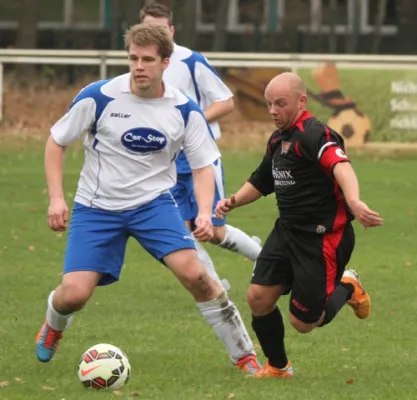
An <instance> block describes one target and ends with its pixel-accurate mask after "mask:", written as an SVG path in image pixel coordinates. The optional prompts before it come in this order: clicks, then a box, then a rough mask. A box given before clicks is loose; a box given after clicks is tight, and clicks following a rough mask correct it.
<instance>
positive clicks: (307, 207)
mask: <svg viewBox="0 0 417 400" xmlns="http://www.w3.org/2000/svg"><path fill="white" fill-rule="evenodd" d="M339 162H349V158H348V157H347V156H346V155H345V152H344V143H343V138H342V137H341V136H340V135H339V134H338V133H336V132H335V131H333V130H332V129H330V128H329V127H328V126H327V125H325V124H323V123H322V122H320V121H318V120H317V119H316V118H314V117H313V116H312V115H311V114H310V113H309V112H308V111H304V112H303V113H302V114H301V116H300V118H299V119H298V120H297V121H296V122H295V123H294V124H293V125H292V126H291V127H290V128H288V129H286V130H283V131H280V130H277V131H275V132H274V133H273V134H272V135H271V137H270V138H269V140H268V145H267V150H266V153H265V155H264V158H263V160H262V162H261V163H260V164H259V166H258V168H257V169H256V170H255V171H254V172H253V173H252V175H251V176H250V178H249V179H248V182H249V183H251V184H252V185H253V186H254V187H255V188H256V189H257V190H259V191H260V192H261V193H262V194H263V195H264V196H267V195H269V194H271V193H274V192H275V195H276V198H277V203H278V209H279V215H280V219H281V223H282V224H283V225H284V226H288V227H289V228H298V229H302V230H305V231H314V232H317V233H325V232H330V231H334V230H337V229H339V228H340V227H342V226H344V225H345V224H346V223H347V221H351V220H352V219H353V216H352V214H351V213H350V211H349V209H348V207H347V205H346V202H345V200H344V197H343V193H342V192H341V189H340V187H339V186H338V184H337V182H336V180H335V179H334V177H333V168H334V166H335V165H336V164H337V163H339Z"/></svg>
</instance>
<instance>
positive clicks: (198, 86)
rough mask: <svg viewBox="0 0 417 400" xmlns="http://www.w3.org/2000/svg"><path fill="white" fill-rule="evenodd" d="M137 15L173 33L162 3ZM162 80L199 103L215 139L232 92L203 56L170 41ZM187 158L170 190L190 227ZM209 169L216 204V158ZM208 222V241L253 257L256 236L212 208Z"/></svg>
mask: <svg viewBox="0 0 417 400" xmlns="http://www.w3.org/2000/svg"><path fill="white" fill-rule="evenodd" d="M140 17H141V21H142V22H144V23H146V24H152V25H159V26H163V27H165V28H166V29H167V30H169V32H170V33H171V36H174V33H175V27H174V26H173V25H172V12H171V10H170V9H169V8H167V7H166V6H164V5H162V4H159V3H158V4H155V3H154V4H151V5H148V6H145V7H144V8H143V9H142V10H141V12H140ZM164 79H166V81H167V82H168V83H170V84H171V85H172V86H175V87H176V88H178V89H180V90H181V91H182V92H183V93H184V94H185V95H187V96H188V97H190V98H192V99H194V100H195V101H196V102H197V103H198V104H199V105H200V106H201V108H202V110H203V112H204V115H205V117H206V119H207V120H208V122H209V123H210V127H211V130H212V133H213V136H214V137H215V139H219V138H220V136H221V134H220V126H219V123H218V120H219V118H221V117H222V116H224V115H226V114H228V113H230V112H231V111H232V109H233V94H232V92H231V91H230V89H229V88H228V87H227V86H226V85H225V83H224V82H223V81H222V79H221V78H220V76H219V74H218V73H217V71H216V70H215V69H214V68H213V67H212V66H211V65H210V64H209V62H208V61H207V59H206V58H205V57H204V56H203V55H202V54H201V53H199V52H197V51H193V50H190V49H188V48H186V47H183V46H179V45H177V44H174V51H173V54H172V55H171V59H170V64H169V66H168V68H167V69H166V71H165V72H164ZM188 161H189V160H187V156H186V154H185V153H184V152H181V153H180V154H179V156H178V158H177V161H176V163H177V172H178V179H177V180H178V181H177V184H176V186H175V187H174V188H173V190H172V193H173V195H174V197H175V199H176V201H177V203H178V206H179V208H180V211H181V215H182V216H183V218H184V219H185V220H186V222H187V227H188V228H189V229H190V230H192V228H193V221H194V219H195V216H196V213H197V209H196V202H195V198H194V192H193V181H192V176H191V169H190V166H189V164H188ZM213 172H214V175H215V179H216V193H215V203H217V201H219V200H221V199H222V198H224V196H225V189H224V172H223V166H222V163H221V160H220V159H219V160H217V161H216V162H215V163H213ZM212 222H213V227H214V236H213V239H212V240H211V241H210V242H211V243H212V244H215V245H219V246H220V247H222V248H225V249H227V250H231V251H236V252H239V253H241V254H243V255H244V256H245V257H247V258H249V259H251V260H256V258H257V257H258V255H259V253H260V251H261V246H260V239H259V238H255V237H250V236H248V235H247V234H246V233H245V232H243V231H242V230H240V229H239V228H236V227H234V226H231V225H229V224H226V221H225V219H218V218H216V215H215V213H214V210H213V219H212ZM197 250H198V253H199V256H200V258H201V259H202V260H205V264H206V265H212V262H211V260H210V257H209V255H208V254H207V252H206V251H205V249H204V248H198V249H197ZM208 268H210V267H208Z"/></svg>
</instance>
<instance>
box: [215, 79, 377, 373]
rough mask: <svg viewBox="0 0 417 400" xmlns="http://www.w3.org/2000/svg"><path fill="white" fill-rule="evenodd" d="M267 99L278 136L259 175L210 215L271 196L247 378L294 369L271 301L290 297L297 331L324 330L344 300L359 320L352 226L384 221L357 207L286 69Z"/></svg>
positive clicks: (361, 296) (337, 153) (334, 149)
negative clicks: (272, 210) (255, 347)
mask: <svg viewBox="0 0 417 400" xmlns="http://www.w3.org/2000/svg"><path fill="white" fill-rule="evenodd" d="M265 98H266V102H267V105H268V109H269V113H270V115H271V116H272V118H273V120H274V122H275V125H276V127H277V128H278V129H277V130H276V131H275V132H274V133H273V134H272V136H271V137H270V139H269V141H268V145H267V150H266V153H265V155H264V158H263V160H262V162H261V163H260V164H259V166H258V168H257V169H256V170H255V171H254V172H253V173H252V175H251V176H250V177H249V179H248V181H247V182H245V184H244V185H243V186H242V187H241V188H240V189H239V190H238V191H237V192H236V193H235V194H234V195H233V196H231V197H230V198H228V199H224V200H221V201H220V202H219V203H218V204H217V208H216V213H217V215H218V216H219V217H221V216H224V215H226V214H227V213H228V212H229V211H230V210H232V209H233V208H236V207H240V206H244V205H246V204H249V203H252V202H254V201H255V200H258V199H259V198H260V197H262V196H267V195H269V194H271V193H274V192H275V195H276V198H277V201H278V208H279V218H278V219H277V221H276V222H275V225H274V227H273V229H272V231H271V233H270V234H269V236H268V238H267V240H266V242H265V245H264V247H263V249H262V251H261V254H260V255H259V257H258V259H257V261H256V262H255V267H254V270H253V275H252V280H251V284H250V287H249V291H248V303H249V306H250V308H251V311H252V327H253V329H254V331H255V333H256V335H257V337H258V340H259V343H260V345H261V347H262V350H263V352H264V354H265V356H266V357H267V359H268V362H267V363H266V365H265V366H264V367H263V369H262V370H261V371H258V372H257V373H256V374H254V375H253V376H255V377H259V378H262V377H282V378H289V377H291V376H292V375H293V373H294V371H293V367H292V365H291V363H290V362H289V361H288V359H287V356H286V353H285V347H284V324H283V320H282V315H281V312H280V310H279V309H278V307H277V306H276V303H277V301H278V299H279V298H280V297H281V296H282V295H285V294H289V293H291V298H290V310H289V320H290V323H291V325H292V326H293V327H294V328H295V329H296V330H297V331H299V332H301V333H308V332H310V331H312V330H313V329H314V328H316V327H321V326H324V325H326V324H328V323H329V322H330V321H331V320H332V319H333V318H334V317H335V316H336V314H337V312H338V311H339V310H340V309H341V308H342V307H343V306H344V305H345V304H346V303H348V304H349V305H350V306H351V307H352V308H353V311H354V312H355V315H356V316H357V317H358V318H361V319H365V318H367V317H368V316H369V314H370V311H371V299H370V297H369V294H368V293H367V292H366V291H365V290H364V288H363V286H362V284H361V283H360V281H359V276H358V274H357V273H356V272H355V271H354V270H351V269H347V270H345V267H346V265H347V264H348V262H349V259H350V256H351V254H352V252H353V249H354V245H355V234H354V230H353V227H352V224H351V221H352V220H353V219H356V220H357V221H358V222H360V223H361V224H362V225H363V226H365V227H366V228H370V227H376V226H380V225H382V223H383V220H382V218H381V217H380V216H379V214H378V213H377V212H375V211H372V210H371V209H370V208H369V207H368V206H367V205H366V204H365V203H364V202H362V201H361V200H360V197H359V184H358V180H357V178H356V174H355V172H354V170H353V168H352V166H351V164H350V161H349V158H348V157H347V156H346V154H345V152H344V144H343V138H342V137H341V136H339V135H338V134H337V133H336V132H335V131H333V130H332V129H330V128H329V127H328V126H326V125H325V124H323V123H322V122H320V121H318V120H317V119H316V118H314V117H313V116H312V115H311V114H310V113H309V112H308V111H307V110H306V105H307V96H306V89H305V86H304V83H303V81H302V80H301V78H300V77H299V76H298V75H297V74H295V73H291V72H285V73H282V74H280V75H278V76H276V77H275V78H273V79H272V80H271V82H270V83H269V84H268V86H267V87H266V90H265Z"/></svg>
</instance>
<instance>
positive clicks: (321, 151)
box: [317, 142, 337, 160]
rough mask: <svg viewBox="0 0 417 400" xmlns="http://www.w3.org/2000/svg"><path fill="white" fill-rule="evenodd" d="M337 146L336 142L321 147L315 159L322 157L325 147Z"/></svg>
mask: <svg viewBox="0 0 417 400" xmlns="http://www.w3.org/2000/svg"><path fill="white" fill-rule="evenodd" d="M333 145H337V143H336V142H327V143H325V144H324V145H323V146H321V149H320V150H319V155H318V156H317V158H318V159H319V160H320V158H321V156H322V155H323V152H324V150H326V148H327V147H329V146H333Z"/></svg>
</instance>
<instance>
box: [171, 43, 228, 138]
mask: <svg viewBox="0 0 417 400" xmlns="http://www.w3.org/2000/svg"><path fill="white" fill-rule="evenodd" d="M164 79H165V81H166V82H168V83H169V84H171V85H172V86H175V87H176V88H178V89H180V90H181V92H183V93H185V94H186V95H187V96H188V97H190V98H192V99H193V100H194V101H195V102H196V103H197V104H198V105H199V106H200V107H201V109H202V110H207V109H208V108H209V107H210V106H211V105H212V104H213V103H216V102H222V101H225V100H229V99H232V98H233V93H232V92H231V91H230V89H229V88H228V87H227V86H226V85H225V84H224V83H223V81H222V80H221V78H220V76H219V74H218V73H217V71H216V70H215V69H214V68H213V67H212V66H211V65H210V64H209V62H208V61H207V59H206V58H205V57H204V56H203V55H202V54H201V53H198V52H196V51H192V50H190V49H188V48H187V47H183V46H179V45H178V44H176V43H175V44H174V52H173V53H172V56H171V59H170V63H169V66H168V68H167V69H166V71H165V72H164ZM210 128H211V131H212V132H213V136H214V138H215V140H218V139H220V137H221V132H220V126H219V123H218V121H216V120H215V121H211V122H210Z"/></svg>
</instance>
